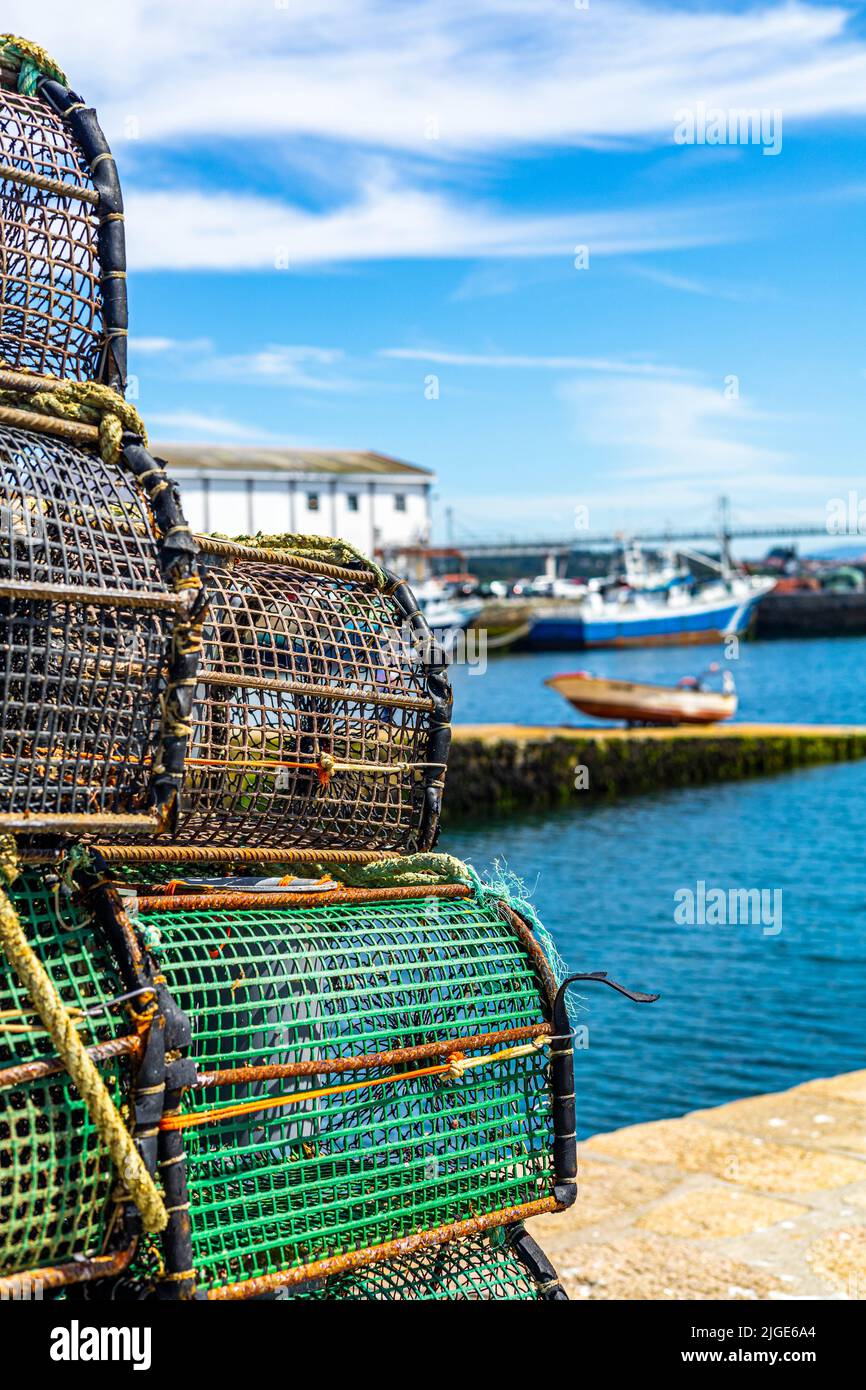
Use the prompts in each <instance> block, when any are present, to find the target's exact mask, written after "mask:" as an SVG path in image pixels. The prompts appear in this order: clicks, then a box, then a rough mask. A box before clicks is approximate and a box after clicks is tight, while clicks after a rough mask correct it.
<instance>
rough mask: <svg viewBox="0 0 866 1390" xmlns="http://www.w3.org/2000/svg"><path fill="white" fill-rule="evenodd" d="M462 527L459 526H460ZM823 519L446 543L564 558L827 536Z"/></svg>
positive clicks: (473, 550)
mask: <svg viewBox="0 0 866 1390" xmlns="http://www.w3.org/2000/svg"><path fill="white" fill-rule="evenodd" d="M461 529H462V528H461ZM827 534H828V533H827V523H826V520H824V521H822V522H821V524H820V525H819V524H817V523H816V524H815V525H803V524H792V525H790V526H784V525H779V524H778V523H769V524H768V525H766V526H733V527H729V528H726V529H725V530H724V531H720V530H719V527H718V525H716V526H712V525H708V526H705V527H700V526H698V527H694V528H693V529H690V530H685V531H672V530H662V529H659V530H649V531H636V532H635V531H628V532H622V531H620V532H611V533H610V534H608V535H605V534H603V533H602V532H598V531H575V532H574V534H573V535H572V536H570V537H569V538H568V539H562V538H560V539H551V537H550V536H540V537H538V538H537V539H518V538H517V537H512V538H510V539H505V538H503V539H502V540H473V539H471V538H469V537H466V538H465V539H464V537H463V536H461V535H457V536H455V535H454V533H453V530H452V534H451V537H450V538H449V543H450V544H451V545H452V546H454V547H455V549H458V550H459V551H460V552H461V553H462V554H463V555H465V556H466V557H467V559H470V560H471V559H482V558H484V557H485V556H491V557H494V556H502V557H503V558H506V557H520V556H531V555H552V556H556V557H557V558H564V557H565V556H567V555H571V554H572V553H573V552H574V551H575V550H589V549H592V548H594V547H595V546H602V547H605V548H608V549H610V548H611V547H614V546H619V545H622V543H623V541H624V540H628V541H636V542H638V543H639V544H642V545H653V544H657V545H686V544H688V543H689V542H690V541H702V540H715V541H719V540H720V539H724V540H726V541H732V540H773V539H775V538H778V539H779V540H794V539H796V538H797V537H799V536H826V535H827Z"/></svg>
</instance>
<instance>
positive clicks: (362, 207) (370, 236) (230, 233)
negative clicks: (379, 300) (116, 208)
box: [127, 167, 737, 273]
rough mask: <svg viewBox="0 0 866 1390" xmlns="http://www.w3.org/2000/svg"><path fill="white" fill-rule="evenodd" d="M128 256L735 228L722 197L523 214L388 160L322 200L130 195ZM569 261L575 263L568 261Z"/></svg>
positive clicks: (414, 247) (257, 258) (192, 262)
mask: <svg viewBox="0 0 866 1390" xmlns="http://www.w3.org/2000/svg"><path fill="white" fill-rule="evenodd" d="M127 208H128V222H127V225H128V230H129V245H130V257H131V260H132V263H133V264H134V265H135V266H137V267H138V268H139V269H141V270H164V269H175V270H228V269H233V270H275V269H280V268H282V269H285V270H288V271H291V270H292V269H293V268H295V269H298V268H303V267H305V266H311V265H320V264H328V263H333V262H352V261H366V260H381V259H386V258H396V259H406V258H430V259H449V258H456V257H469V258H476V257H478V258H482V257H503V256H507V257H522V256H560V257H562V258H563V259H564V258H566V257H572V256H573V255H574V252H575V247H576V246H588V247H589V248H591V255H592V256H614V255H625V254H632V253H635V252H644V251H658V250H670V249H673V248H684V247H693V246H705V245H710V244H718V243H721V242H723V241H725V240H726V239H728V238H732V237H734V236H735V235H736V234H737V233H736V230H735V219H734V218H733V217H731V216H730V215H729V214H728V213H727V212H726V210H725V209H722V208H716V209H711V210H709V209H707V208H706V207H702V208H697V207H664V206H656V207H641V208H635V209H627V210H624V211H622V212H599V211H595V210H586V209H585V210H579V209H575V210H574V212H571V213H563V214H557V215H551V216H530V215H526V214H521V213H517V212H512V211H509V210H508V209H506V208H503V207H498V206H495V205H492V204H487V203H482V202H479V201H477V200H476V201H472V200H470V199H467V198H463V199H457V198H455V197H452V196H451V195H450V194H447V193H442V192H438V191H431V190H429V189H418V188H412V187H408V186H406V185H404V184H401V183H399V182H397V181H395V175H394V173H393V171H388V170H384V169H383V168H381V167H380V169H379V171H378V173H377V176H376V177H375V178H374V179H373V180H372V181H371V182H369V183H367V184H365V185H364V187H363V188H362V189H360V190H357V191H356V192H355V193H353V194H352V195H351V196H350V198H349V200H348V201H347V202H345V203H343V204H342V205H340V206H337V207H332V208H327V209H324V210H321V211H315V210H310V209H309V208H302V207H299V206H296V205H293V204H290V203H286V202H282V201H280V200H279V199H276V198H263V197H257V196H253V195H250V194H229V193H183V194H171V193H159V192H143V191H141V190H136V189H133V190H132V191H131V192H130V194H129V196H128V197H127ZM575 273H577V272H575Z"/></svg>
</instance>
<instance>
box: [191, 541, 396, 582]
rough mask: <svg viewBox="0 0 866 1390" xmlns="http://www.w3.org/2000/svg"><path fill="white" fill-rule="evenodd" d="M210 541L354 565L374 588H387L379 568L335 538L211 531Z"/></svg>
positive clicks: (332, 563) (333, 563)
mask: <svg viewBox="0 0 866 1390" xmlns="http://www.w3.org/2000/svg"><path fill="white" fill-rule="evenodd" d="M214 539H215V540H221V541H234V543H235V545H254V546H258V547H260V548H261V549H263V550H289V551H292V552H294V554H295V555H301V556H303V557H304V559H308V560H322V561H323V562H324V563H326V564H329V565H346V564H356V563H357V564H360V565H362V566H363V568H364V569H366V570H370V571H371V573H372V574H373V575H375V578H376V585H377V587H378V588H380V589H384V588H387V585H388V578H387V576H386V574H385V571H384V570H383V569H382V567H381V565H377V564H376V562H375V560H370V559H368V557H367V556H366V555H365V554H364V553H363V551H360V550H358V549H357V548H356V547H355V546H354V545H352V544H350V542H349V541H344V540H341V539H340V538H339V536H305V535H302V534H300V533H298V532H293V531H287V532H284V533H282V534H280V535H277V536H266V535H265V534H264V533H263V532H262V531H258V532H257V533H256V535H254V536H225V535H220V534H219V532H214Z"/></svg>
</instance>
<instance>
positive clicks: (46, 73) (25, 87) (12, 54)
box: [0, 34, 69, 97]
mask: <svg viewBox="0 0 866 1390" xmlns="http://www.w3.org/2000/svg"><path fill="white" fill-rule="evenodd" d="M0 56H6V57H9V58H13V59H15V60H17V61H18V62H19V63H20V65H21V66H20V68H19V69H18V90H19V92H20V93H21V94H22V96H25V97H32V96H35V95H36V87H37V84H38V82H39V79H40V77H50V78H51V80H52V81H53V82H59V83H60V84H61V85H62V86H63V87H68V86H69V79H68V78H67V76H66V73H65V72H64V71H63V69H62V68H61V67H58V65H57V64H56V63H55V61H54V59H53V58H52V57H51V56H50V55H49V54H48V53H46V52H45V49H44V48H40V47H39V44H38V43H31V42H30V40H29V39H19V38H17V37H16V36H15V34H0Z"/></svg>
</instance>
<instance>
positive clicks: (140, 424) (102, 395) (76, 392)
mask: <svg viewBox="0 0 866 1390" xmlns="http://www.w3.org/2000/svg"><path fill="white" fill-rule="evenodd" d="M0 404H2V405H10V406H14V407H15V408H16V409H17V410H27V411H32V412H33V413H34V414H36V415H52V416H54V418H55V419H59V420H73V421H77V422H78V423H79V424H84V425H95V426H96V427H97V428H98V430H99V452H100V454H101V455H102V457H103V459H104V460H105V462H106V463H109V464H116V463H117V462H118V461H119V459H120V442H121V439H122V438H123V432H124V430H131V431H132V432H133V433H134V434H139V435H141V438H142V441H143V442H144V444H145V445H146V444H147V431H146V429H145V427H144V421H143V420H142V418H141V416H140V415H139V413H138V411H137V410H136V408H135V406H134V405H132V404H130V402H129V401H125V400H124V399H123V397H122V396H119V395H118V394H117V392H116V391H114V390H112V388H111V387H110V386H103V385H102V383H101V382H98V381H63V382H58V384H57V386H56V387H55V386H52V387H46V388H45V389H44V390H41V391H14V390H4V391H0Z"/></svg>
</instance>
